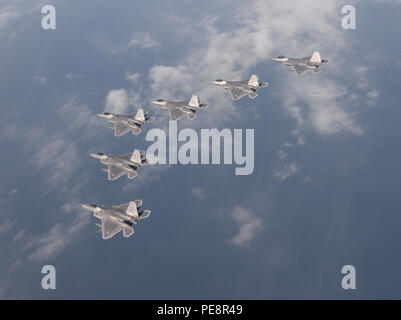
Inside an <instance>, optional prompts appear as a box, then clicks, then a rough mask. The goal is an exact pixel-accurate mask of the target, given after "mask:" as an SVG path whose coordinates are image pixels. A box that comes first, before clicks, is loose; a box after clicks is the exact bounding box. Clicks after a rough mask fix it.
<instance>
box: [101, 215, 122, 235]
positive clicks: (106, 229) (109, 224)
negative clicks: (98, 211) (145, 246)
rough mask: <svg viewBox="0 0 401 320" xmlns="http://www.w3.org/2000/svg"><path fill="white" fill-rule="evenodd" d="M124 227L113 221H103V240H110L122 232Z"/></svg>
mask: <svg viewBox="0 0 401 320" xmlns="http://www.w3.org/2000/svg"><path fill="white" fill-rule="evenodd" d="M122 229H123V227H122V226H121V225H120V224H119V223H118V222H115V221H113V220H111V219H105V218H103V219H102V238H103V239H110V238H111V237H113V236H114V235H115V234H117V233H118V232H120V231H121V230H122Z"/></svg>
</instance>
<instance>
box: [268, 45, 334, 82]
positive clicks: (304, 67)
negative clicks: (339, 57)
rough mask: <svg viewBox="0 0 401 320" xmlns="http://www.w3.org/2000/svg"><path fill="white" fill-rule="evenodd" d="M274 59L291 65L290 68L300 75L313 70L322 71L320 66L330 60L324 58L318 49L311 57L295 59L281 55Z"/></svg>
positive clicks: (315, 71)
mask: <svg viewBox="0 0 401 320" xmlns="http://www.w3.org/2000/svg"><path fill="white" fill-rule="evenodd" d="M272 60H273V61H277V62H281V63H283V64H285V65H286V66H288V67H290V70H292V71H294V72H296V73H297V74H298V75H300V76H302V75H304V74H305V73H307V72H308V71H313V72H314V73H316V74H317V73H320V72H321V68H320V66H321V65H322V64H324V63H327V62H329V61H328V60H322V59H321V58H320V53H319V52H318V51H315V52H314V53H313V55H312V56H311V57H305V58H299V59H294V58H287V57H284V56H280V57H278V58H273V59H272Z"/></svg>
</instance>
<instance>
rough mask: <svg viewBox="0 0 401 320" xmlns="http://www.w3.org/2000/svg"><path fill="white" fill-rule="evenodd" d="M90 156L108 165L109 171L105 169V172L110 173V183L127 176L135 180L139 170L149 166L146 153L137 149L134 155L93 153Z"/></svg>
mask: <svg viewBox="0 0 401 320" xmlns="http://www.w3.org/2000/svg"><path fill="white" fill-rule="evenodd" d="M90 155H91V157H93V158H96V159H99V160H100V162H101V163H102V164H105V165H107V169H103V171H104V172H107V173H108V175H109V180H110V181H113V180H116V179H118V178H120V177H121V176H123V175H125V174H127V175H128V179H133V178H135V177H136V176H137V170H138V168H139V167H140V166H143V165H147V164H148V163H147V161H146V159H145V151H143V150H137V149H136V150H135V151H134V152H133V153H132V154H131V153H127V154H120V155H110V154H104V153H91V154H90Z"/></svg>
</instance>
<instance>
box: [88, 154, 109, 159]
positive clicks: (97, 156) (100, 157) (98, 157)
mask: <svg viewBox="0 0 401 320" xmlns="http://www.w3.org/2000/svg"><path fill="white" fill-rule="evenodd" d="M89 155H90V156H91V157H92V158H95V159H102V158H104V156H105V155H104V154H103V153H90V154H89Z"/></svg>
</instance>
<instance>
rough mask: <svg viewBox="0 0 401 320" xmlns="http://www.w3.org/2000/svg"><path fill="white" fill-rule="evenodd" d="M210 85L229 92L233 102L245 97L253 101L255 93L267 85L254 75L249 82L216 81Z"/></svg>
mask: <svg viewBox="0 0 401 320" xmlns="http://www.w3.org/2000/svg"><path fill="white" fill-rule="evenodd" d="M212 83H213V84H216V85H219V86H222V87H223V88H224V89H226V90H229V91H230V94H231V98H232V99H233V100H239V99H241V98H242V97H244V96H246V95H248V96H249V98H252V99H255V98H256V97H257V96H258V94H257V91H258V90H259V89H260V88H265V87H267V86H268V85H269V84H268V83H267V82H260V81H259V78H258V76H257V75H256V74H254V75H252V77H251V79H249V80H243V81H226V80H221V79H218V80H215V81H212Z"/></svg>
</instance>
